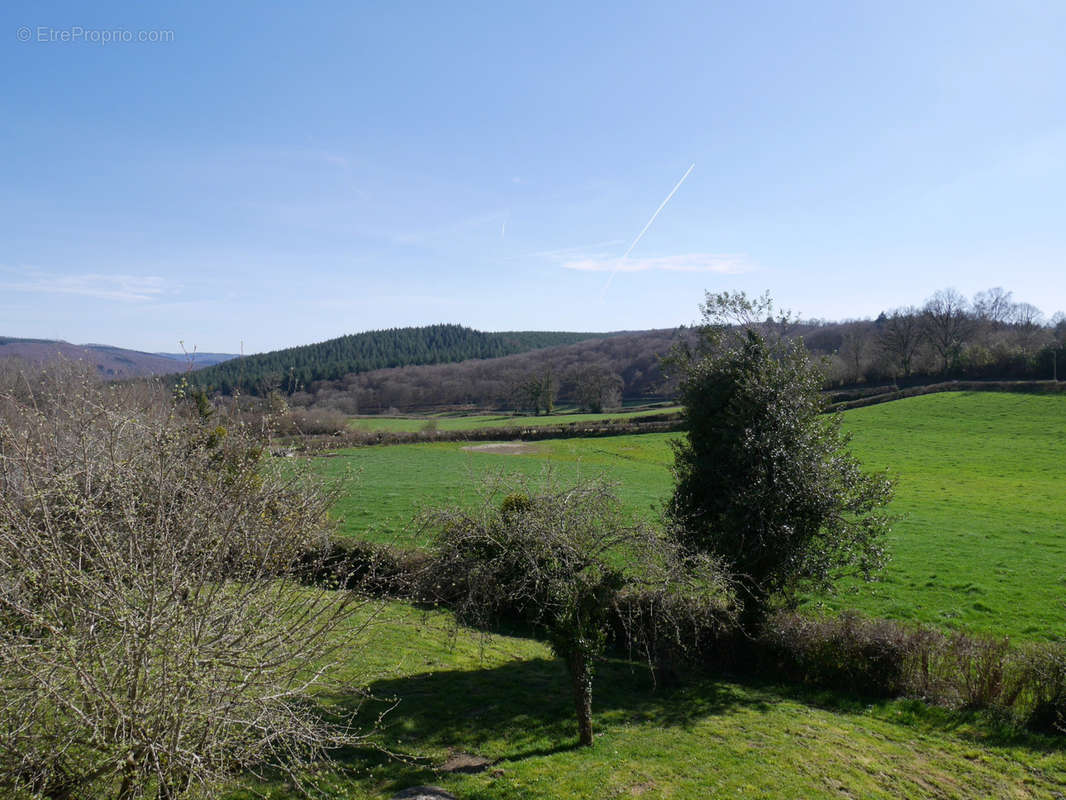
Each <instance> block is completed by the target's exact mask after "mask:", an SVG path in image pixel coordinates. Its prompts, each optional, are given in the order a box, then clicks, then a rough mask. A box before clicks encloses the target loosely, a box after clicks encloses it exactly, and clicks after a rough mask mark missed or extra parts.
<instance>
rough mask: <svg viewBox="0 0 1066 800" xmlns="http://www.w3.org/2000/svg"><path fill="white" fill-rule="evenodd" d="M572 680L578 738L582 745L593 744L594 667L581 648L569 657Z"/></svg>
mask: <svg viewBox="0 0 1066 800" xmlns="http://www.w3.org/2000/svg"><path fill="white" fill-rule="evenodd" d="M567 666H568V667H569V668H570V681H571V684H572V686H573V688H574V710H575V711H577V738H578V743H579V744H580V745H581V746H582V747H591V746H592V667H591V664H589V660H588V656H587V655H586V654H585V653H584V652H583V651H582V650H581V649H580V648H574V651H573V652H572V653H571V654H570V657H569V658H568V659H567Z"/></svg>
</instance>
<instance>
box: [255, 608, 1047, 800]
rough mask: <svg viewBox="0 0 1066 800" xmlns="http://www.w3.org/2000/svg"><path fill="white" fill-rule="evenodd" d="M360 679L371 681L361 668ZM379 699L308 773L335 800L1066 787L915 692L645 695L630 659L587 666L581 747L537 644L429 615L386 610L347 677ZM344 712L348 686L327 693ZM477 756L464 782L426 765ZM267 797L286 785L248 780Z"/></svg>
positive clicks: (760, 690)
mask: <svg viewBox="0 0 1066 800" xmlns="http://www.w3.org/2000/svg"><path fill="white" fill-rule="evenodd" d="M368 676H369V678H368ZM342 677H345V678H350V680H351V681H352V684H353V686H355V685H360V684H362V683H363V682H364V681H365V680H368V679H369V681H370V690H371V692H372V693H373V694H374V695H375V696H376V697H377V698H379V700H378V701H377V702H376V703H370V704H369V705H366V706H364V707H363V711H362V713H363V719H364V720H366V721H367V722H369V721H370V720H372V719H373V718H374V716H375V715H376V713H377V712H378V711H379V710H381V709H383V708H385V707H387V706H388V705H390V704H391V702H392V699H393V698H397V699H398V700H399V704H398V705H397V706H396V708H394V709H393V710H392V711H391V712H389V713H388V714H387V715H386V717H385V719H384V725H383V728H382V729H381V730H380V731H379V732H378V733H377V734H376V735H375V736H374V739H373V740H374V742H375V743H376V744H378V745H380V746H381V747H383V748H385V749H386V750H388V751H389V752H391V753H393V754H395V756H397V757H389V756H387V755H385V754H383V753H382V752H377V751H374V750H372V749H366V750H352V751H348V752H346V753H343V754H341V756H342V768H341V769H340V770H331V771H326V772H324V773H320V774H319V775H318V776H317V778H318V780H319V781H320V782H321V783H322V784H324V785H325V786H327V787H328V788H329V790H330V795H331V796H333V797H337V798H342V797H343V798H388V797H391V796H392V795H393V794H394V793H395V792H397V791H399V790H400V789H403V788H405V787H408V786H412V785H417V784H424V783H430V784H436V785H440V786H443V787H445V788H447V789H449V790H450V791H452V792H454V793H455V794H456V795H457V796H458V797H461V798H464V800H512V799H514V800H517V798H545V799H547V798H603V797H643V798H677V799H679V800H680V799H683V798H693V800H696V799H697V798H698V799H700V800H702V799H703V798H708V797H753V798H758V797H761V798H840V797H852V798H860V797H861V798H886V800H887V799H888V798H929V797H945V798H947V797H957V798H990V797H995V798H1038V797H1039V798H1050V797H1055V796H1056V792H1059V791H1062V789H1063V787H1064V786H1066V759H1064V757H1063V756H1064V754H1063V752H1062V750H1061V746H1062V743H1061V742H1056V741H1055V740H1053V739H1049V738H1042V737H1033V736H1024V737H1023V736H1014V735H1012V734H1010V733H1009V732H1005V731H1002V730H999V729H997V728H996V726H995V724H994V723H992V722H990V721H988V720H983V719H979V718H974V717H971V716H967V715H965V714H957V713H950V712H947V711H943V710H937V709H929V708H926V707H924V706H922V705H921V704H918V703H914V702H875V703H868V702H864V701H860V700H856V699H854V698H846V697H843V696H838V695H831V694H825V693H821V694H812V693H803V692H796V691H794V690H789V689H785V688H780V687H774V686H768V685H759V684H752V683H737V682H730V681H716V680H710V679H701V680H696V681H693V682H690V683H686V684H684V685H683V686H681V687H679V688H678V687H674V688H666V687H661V686H660V687H659V688H655V687H653V686H652V684H651V682H650V680H649V678H648V675H647V672H646V671H645V670H644V669H642V668H641V667H640V666H639V665H631V664H628V663H623V662H617V661H612V662H608V663H606V664H604V665H602V667H601V669H600V670H599V671H598V673H597V676H596V683H595V685H594V725H595V727H596V731H597V738H596V742H595V744H594V745H593V747H592V748H587V749H582V748H577V747H576V746H575V745H576V732H575V725H574V721H573V710H572V706H571V700H570V695H569V685H568V680H567V678H566V675H565V672H564V668H563V667H562V665H561V663H560V662H559V661H557V660H556V659H554V658H552V656H551V654H550V652H549V651H548V650H547V649H546V648H545V647H544V646H543V645H542V644H540V643H538V642H535V641H532V640H528V639H520V638H512V637H505V636H491V637H488V638H483V637H482V635H480V634H477V633H474V632H471V631H467V630H458V631H457V630H456V629H455V628H454V626H453V624H452V622H451V618H450V617H449V616H448V615H447V614H445V613H441V612H431V613H427V612H423V611H419V610H416V609H413V608H411V607H409V606H406V605H403V604H398V603H394V604H390V605H388V606H387V607H386V608H385V610H384V612H383V613H382V615H381V616H380V617H379V619H378V621H377V622H376V623H375V624H374V625H373V626H372V627H371V629H370V630H369V631H368V632H367V634H365V635H364V637H363V646H362V647H361V648H360V649H358V650H356V651H353V652H352V653H351V655H350V658H349V664H348V666H347V667H346V668H345V675H343V676H342ZM323 700H324V701H325V702H327V703H330V704H332V705H334V706H335V707H340V708H344V707H354V706H355V705H356V704H357V702H358V701H357V699H356V695H355V694H354V693H353V694H352V695H341V696H332V697H325V698H323ZM456 753H466V754H470V755H476V756H481V757H483V758H486V759H488V760H489V761H490V762H491V765H490V766H489V767H488V768H487V769H485V770H484V771H482V772H480V773H477V774H451V773H444V772H440V771H438V770H437V769H435V768H437V767H439V766H440V765H442V764H443V763H444V761H445V760H446V759H447V758H448V757H449V756H451V755H453V754H456ZM257 789H259V790H260V791H267V792H268V796H270V797H274V798H279V799H280V798H286V800H287V799H288V798H290V797H294V796H295V795H294V793H293V792H292V790H291V788H289V787H284V786H269V785H268V786H265V787H264V786H262V785H260V786H257Z"/></svg>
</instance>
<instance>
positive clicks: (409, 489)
mask: <svg viewBox="0 0 1066 800" xmlns="http://www.w3.org/2000/svg"><path fill="white" fill-rule="evenodd" d="M672 438H673V436H672V435H671V434H643V435H634V436H609V437H602V438H596V439H580V438H574V439H550V440H547V441H542V442H535V443H530V444H529V446H528V447H529V450H530V452H529V453H527V454H523V455H500V454H498V453H491V452H477V451H469V450H464V449H463V447H464V445H463V443H461V442H431V443H425V444H404V445H393V446H388V447H362V448H353V449H349V450H342V451H340V452H339V453H338V454H336V455H334V456H333V457H330V458H323V459H318V460H317V461H318V464H319V465H320V467H321V469H322V470H323V472H324V473H325V474H326V475H328V476H331V477H339V476H342V475H344V474H346V473H348V474H350V475H351V484H350V491H348V492H347V493H346V495H345V496H344V497H343V498H342V499H341V501H340V502H339V503H338V505H337V507H336V514H337V516H338V517H340V518H341V520H342V523H341V531H342V532H343V533H344V534H346V535H350V536H358V537H365V538H369V539H373V540H376V541H386V542H394V543H396V544H401V545H420V544H424V543H425V542H424V540H423V538H422V537H421V536H420V535H419V532H418V531H417V530H415V529H414V528H413V527H412V526H411V525H410V522H411V520H412V518H413V517H414V516H415V515H416V514H417V513H418V512H419V510H420V509H423V508H425V507H427V506H432V505H442V504H449V503H460V504H471V503H474V502H477V489H478V487H479V486H481V484H482V482H483V481H484V480H485V479H486V478H488V477H490V476H498V475H503V474H512V475H522V476H526V477H530V478H539V477H541V476H542V475H543V474H544V472H545V470H547V469H550V470H551V471H552V474H553V475H554V476H555V478H557V479H558V480H559V481H570V482H573V481H574V480H577V479H579V478H593V477H597V476H600V475H607V476H608V477H609V478H610V479H611V480H614V481H618V482H619V483H620V484H621V487H620V491H621V494H622V497H623V498H624V500H625V502H626V503H627V505H628V506H629V507H630V508H632V509H634V510H636V511H639V512H640V513H642V514H644V515H645V516H647V517H649V518H651V517H654V513H655V512H654V508H656V507H657V506H658V504H659V503H660V502H661V501H662V499H663V498H664V497H666V496H667V495H668V494H669V491H670V481H671V478H670V472H669V469H668V465H669V464H670V461H671V458H672V456H671V451H670V440H671V439H672Z"/></svg>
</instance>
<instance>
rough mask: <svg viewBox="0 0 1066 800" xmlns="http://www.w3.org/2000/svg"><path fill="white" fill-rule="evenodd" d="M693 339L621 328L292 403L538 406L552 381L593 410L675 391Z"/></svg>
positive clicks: (314, 393) (563, 399)
mask: <svg viewBox="0 0 1066 800" xmlns="http://www.w3.org/2000/svg"><path fill="white" fill-rule="evenodd" d="M694 336H695V333H694V331H692V329H686V328H669V329H660V330H649V331H620V332H616V333H612V334H610V335H604V334H601V335H600V336H599V338H595V339H592V338H590V339H588V340H584V341H581V342H576V343H573V344H566V345H559V346H556V347H548V348H540V349H537V350H531V351H527V352H524V353H516V354H513V355H507V356H501V357H498V358H492V359H470V360H466V361H462V362H457V363H449V364H424V365H409V366H403V367H394V368H390V369H378V370H372V371H368V372H363V373H359V374H353V375H347V376H345V377H344V378H341V379H338V380H331V381H320V382H318V383H316V384H314V386H311V387H310V388H309V389H308V390H305V391H301V392H298V393H296V394H295V395H293V396H292V398H291V401H292V404H293V405H303V406H311V407H312V408H316V409H323V410H325V409H333V410H337V411H341V412H343V413H346V414H356V413H364V414H376V413H381V412H384V411H387V410H390V409H394V410H396V411H401V412H423V411H433V410H440V409H445V408H454V407H477V408H484V409H499V410H505V411H511V410H521V409H525V410H533V409H535V408H536V406H537V400H536V398H535V397H534V396H533V395H532V394H531V390H533V389H536V390H538V392H537V393H538V394H539V393H540V392H539V390H542V389H543V388H544V387H545V386H546V385H547V387H548V389H549V391H550V393H551V394H552V395H553V399H554V400H555V401H556V402H558V403H561V404H567V405H576V406H582V407H586V408H593V409H596V408H600V407H613V406H616V405H618V404H619V403H621V402H623V401H630V402H632V401H647V400H652V399H664V398H670V397H672V396H673V395H674V394H675V392H676V385H675V382H674V381H672V380H670V379H669V378H668V377H666V376H664V375H663V372H662V365H661V357H662V356H664V355H666V354H667V353H668V352H669V351H670V349H671V348H672V347H674V346H675V345H676V344H678V343H679V342H681V341H689V342H691V341H692V337H694ZM198 374H199V373H198Z"/></svg>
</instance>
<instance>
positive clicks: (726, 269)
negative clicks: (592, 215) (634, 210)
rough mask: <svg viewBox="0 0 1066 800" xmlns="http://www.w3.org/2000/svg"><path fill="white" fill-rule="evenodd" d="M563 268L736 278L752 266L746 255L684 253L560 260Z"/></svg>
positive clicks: (583, 270) (585, 270)
mask: <svg viewBox="0 0 1066 800" xmlns="http://www.w3.org/2000/svg"><path fill="white" fill-rule="evenodd" d="M563 267H564V268H566V269H573V270H577V271H579V272H611V273H614V272H647V271H649V270H661V271H663V272H714V273H718V274H720V275H739V274H741V273H744V272H751V270H752V269H754V265H752V263H751V262H750V261H749V260H748V259H747V257H746V256H743V255H736V254H728V253H684V254H681V255H676V256H658V257H646V258H632V257H630V258H618V257H614V258H608V257H603V256H594V257H584V258H573V259H568V260H566V261H563Z"/></svg>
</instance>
